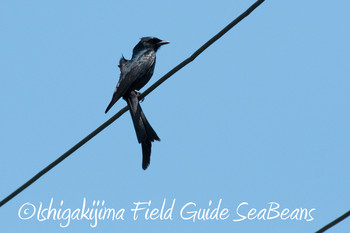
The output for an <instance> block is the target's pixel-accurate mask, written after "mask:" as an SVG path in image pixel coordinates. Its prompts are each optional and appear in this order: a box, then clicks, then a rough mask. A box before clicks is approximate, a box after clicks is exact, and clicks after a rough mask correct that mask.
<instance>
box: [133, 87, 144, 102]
mask: <svg viewBox="0 0 350 233" xmlns="http://www.w3.org/2000/svg"><path fill="white" fill-rule="evenodd" d="M135 93H136V95H137V96H140V95H141V94H142V93H141V92H140V91H138V90H135ZM144 100H145V98H142V99H141V100H140V102H141V103H142V102H143V101H144Z"/></svg>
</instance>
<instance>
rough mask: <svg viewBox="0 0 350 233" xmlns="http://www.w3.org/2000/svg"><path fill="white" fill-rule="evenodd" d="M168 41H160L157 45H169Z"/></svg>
mask: <svg viewBox="0 0 350 233" xmlns="http://www.w3.org/2000/svg"><path fill="white" fill-rule="evenodd" d="M169 43H170V41H167V40H162V41H160V42H158V44H159V45H165V44H169Z"/></svg>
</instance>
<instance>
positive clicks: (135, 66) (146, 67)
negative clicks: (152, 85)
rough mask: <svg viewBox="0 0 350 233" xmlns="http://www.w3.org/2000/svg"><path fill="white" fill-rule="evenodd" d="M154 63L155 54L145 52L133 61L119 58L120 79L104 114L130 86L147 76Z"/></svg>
mask: <svg viewBox="0 0 350 233" xmlns="http://www.w3.org/2000/svg"><path fill="white" fill-rule="evenodd" d="M154 61H155V53H152V52H145V53H143V54H142V55H140V56H139V57H138V58H137V59H135V60H126V59H125V58H123V57H122V58H121V59H120V62H119V68H120V71H121V73H120V78H119V81H118V84H117V87H116V88H115V90H114V93H113V97H112V100H111V102H110V104H109V105H108V107H107V109H106V111H105V113H107V112H108V110H109V109H110V108H111V107H112V106H113V105H114V104H115V103H116V102H117V101H118V100H119V99H120V98H121V97H122V96H123V95H124V94H125V93H126V92H127V91H128V90H129V88H130V87H131V85H132V84H133V83H135V82H137V80H139V79H141V78H142V77H143V76H144V75H145V74H147V73H148V72H149V71H150V69H152V66H153V64H154Z"/></svg>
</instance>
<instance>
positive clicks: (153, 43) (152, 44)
mask: <svg viewBox="0 0 350 233" xmlns="http://www.w3.org/2000/svg"><path fill="white" fill-rule="evenodd" d="M169 43H170V42H169V41H166V40H160V39H158V38H157V37H151V36H148V37H142V38H141V40H140V42H139V43H138V44H137V45H136V46H135V48H134V51H133V52H134V53H137V52H139V51H141V50H144V49H153V50H154V51H156V52H157V50H158V49H159V47H160V46H162V45H165V44H169Z"/></svg>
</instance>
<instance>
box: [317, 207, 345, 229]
mask: <svg viewBox="0 0 350 233" xmlns="http://www.w3.org/2000/svg"><path fill="white" fill-rule="evenodd" d="M349 216H350V210H349V211H348V212H346V213H345V214H343V215H342V216H340V217H339V218H337V219H336V220H334V221H332V222H330V223H328V224H327V225H326V226H324V227H322V228H321V229H319V230H318V231H316V233H322V232H325V231H326V230H328V229H329V228H331V227H333V226H334V225H336V224H337V223H340V222H341V221H343V220H344V219H346V218H347V217H349Z"/></svg>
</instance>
